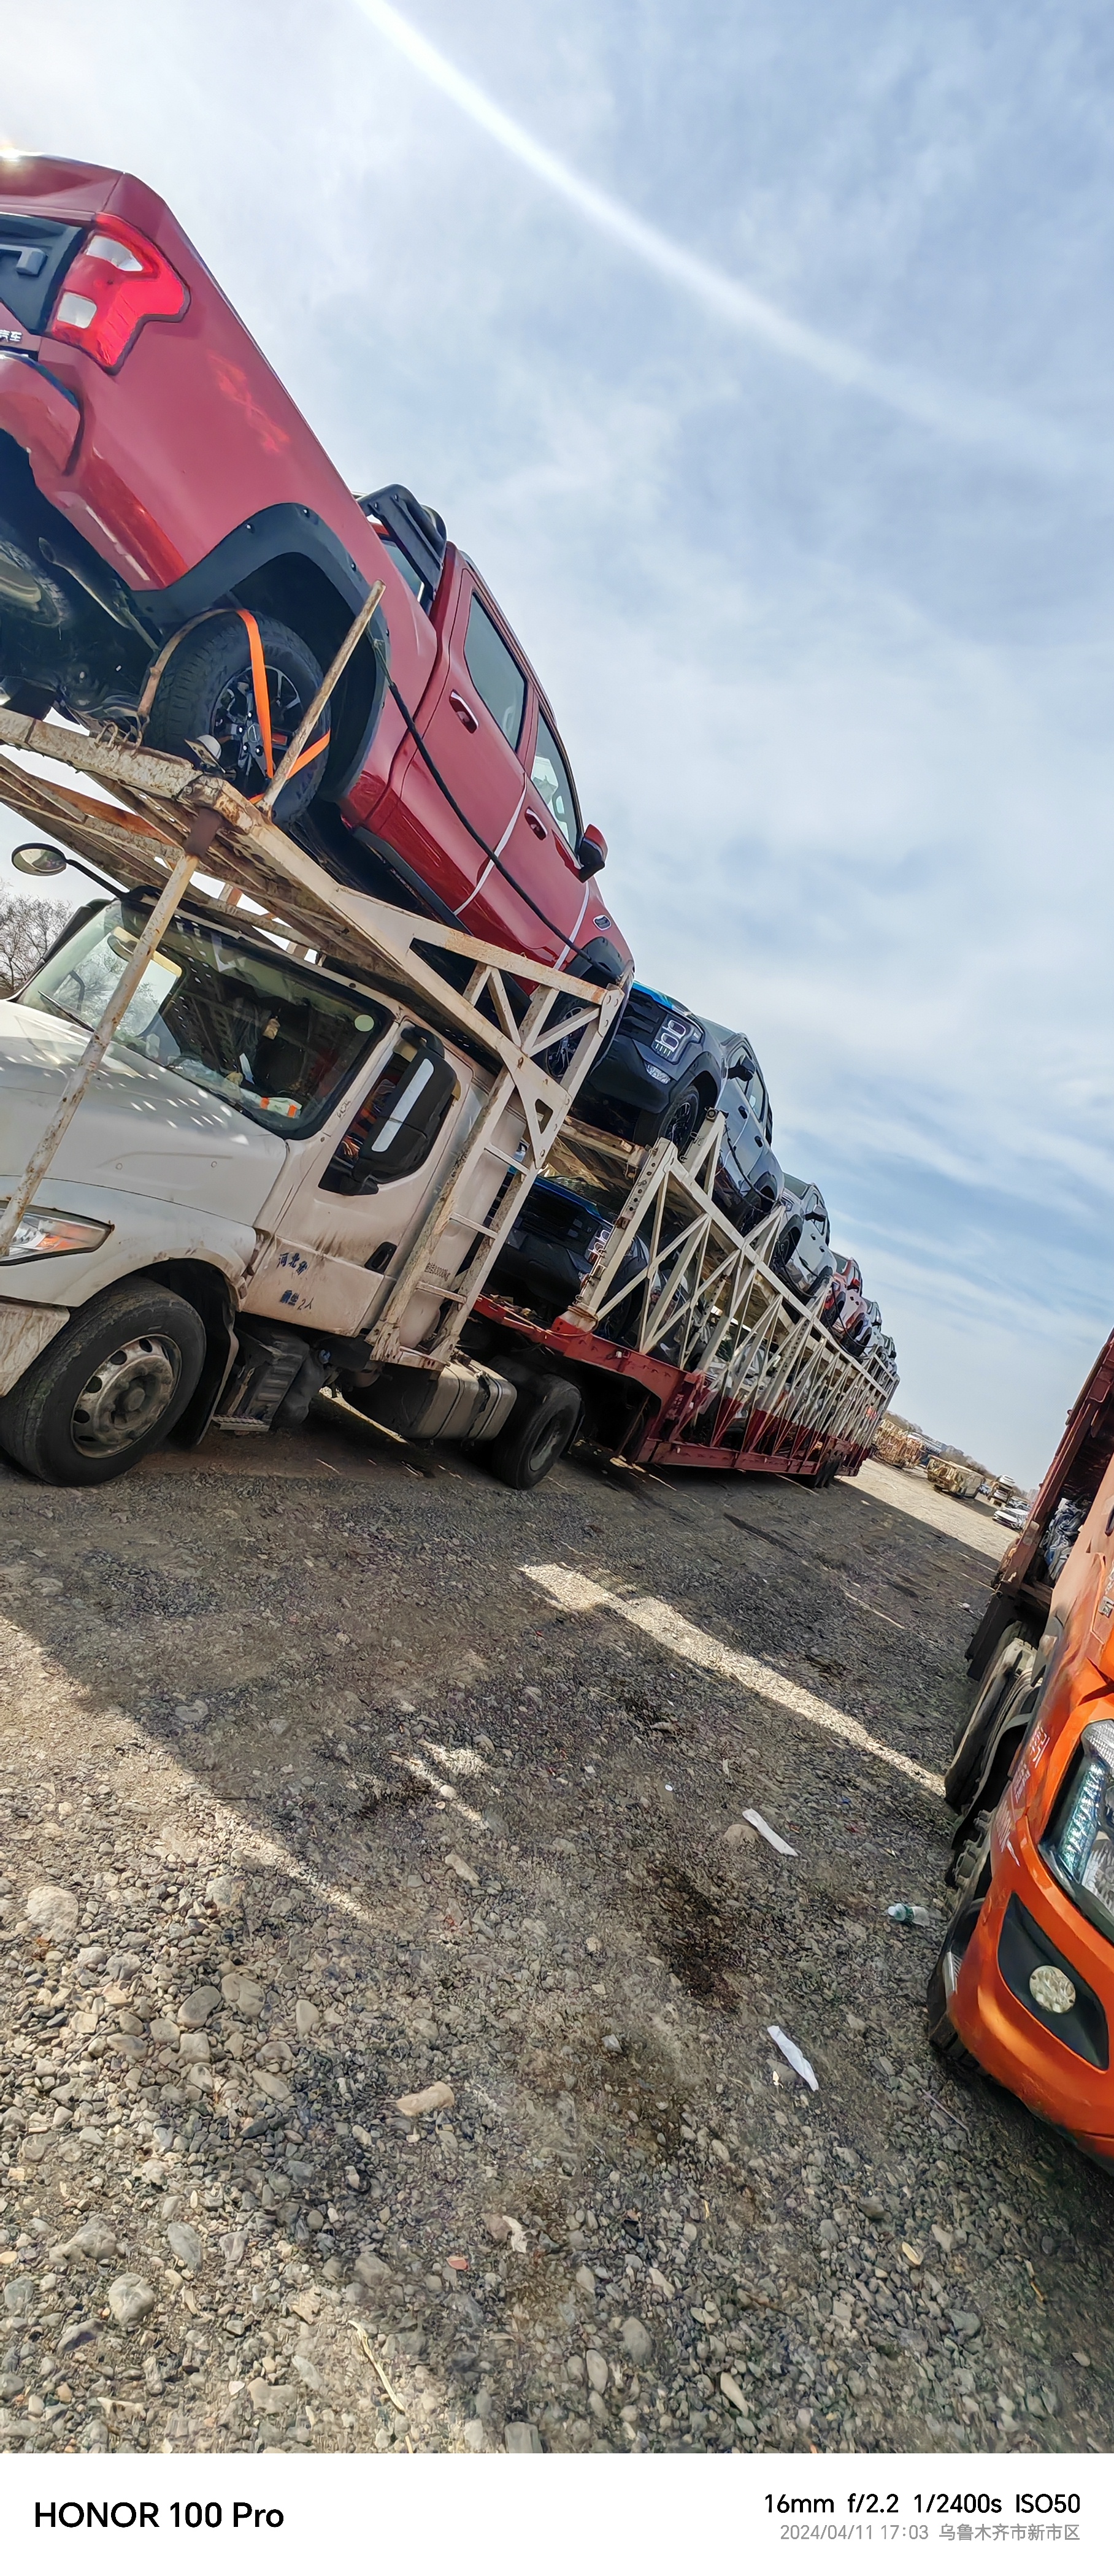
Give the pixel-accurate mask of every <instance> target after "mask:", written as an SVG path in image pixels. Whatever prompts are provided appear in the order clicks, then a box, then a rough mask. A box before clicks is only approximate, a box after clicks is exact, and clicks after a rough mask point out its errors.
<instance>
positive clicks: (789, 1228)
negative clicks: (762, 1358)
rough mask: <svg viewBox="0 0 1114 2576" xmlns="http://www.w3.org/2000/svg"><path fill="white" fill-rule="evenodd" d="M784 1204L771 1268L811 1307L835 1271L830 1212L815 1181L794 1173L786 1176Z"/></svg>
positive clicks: (788, 1173)
mask: <svg viewBox="0 0 1114 2576" xmlns="http://www.w3.org/2000/svg"><path fill="white" fill-rule="evenodd" d="M781 1204H782V1207H783V1208H784V1210H785V1221H784V1223H783V1225H782V1228H781V1232H780V1234H779V1235H778V1238H777V1242H776V1243H775V1245H774V1249H773V1251H772V1253H771V1255H770V1266H771V1268H772V1269H774V1270H776V1271H777V1274H778V1277H779V1278H780V1279H784V1281H785V1285H786V1287H787V1288H790V1289H792V1292H793V1295H794V1296H795V1297H799V1298H800V1300H801V1303H802V1305H805V1306H811V1304H812V1302H813V1299H814V1298H816V1297H819V1296H820V1295H821V1294H822V1292H823V1290H824V1289H825V1288H826V1287H827V1284H828V1281H829V1279H830V1278H831V1275H832V1272H833V1270H834V1269H835V1254H834V1252H833V1251H832V1248H831V1227H830V1225H829V1222H828V1211H827V1208H826V1207H825V1205H824V1201H823V1198H822V1196H821V1193H820V1191H819V1190H818V1189H817V1187H816V1183H815V1181H801V1180H798V1179H797V1178H796V1175H795V1174H794V1173H792V1172H787V1173H786V1175H785V1186H784V1189H783V1190H782V1194H781Z"/></svg>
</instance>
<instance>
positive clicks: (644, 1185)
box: [562, 1113, 898, 1448]
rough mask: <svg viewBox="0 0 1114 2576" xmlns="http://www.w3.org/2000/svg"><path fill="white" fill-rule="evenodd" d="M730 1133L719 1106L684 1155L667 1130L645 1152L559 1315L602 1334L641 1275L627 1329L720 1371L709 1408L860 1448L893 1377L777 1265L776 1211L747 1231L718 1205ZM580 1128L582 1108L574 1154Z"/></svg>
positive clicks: (799, 1438)
mask: <svg viewBox="0 0 1114 2576" xmlns="http://www.w3.org/2000/svg"><path fill="white" fill-rule="evenodd" d="M723 1130H724V1120H723V1117H722V1114H719V1113H716V1114H714V1115H713V1116H712V1117H711V1118H709V1119H708V1120H707V1121H706V1122H705V1125H704V1126H703V1128H702V1129H701V1131H700V1133H699V1135H698V1136H697V1137H696V1138H695V1139H694V1141H693V1143H692V1145H691V1146H690V1147H689V1149H688V1151H687V1153H685V1154H683V1155H681V1154H678V1152H677V1148H676V1146H675V1145H674V1144H672V1142H671V1141H670V1140H669V1139H668V1138H666V1137H662V1138H660V1139H659V1141H658V1143H657V1144H655V1145H652V1146H650V1147H649V1148H648V1149H647V1151H646V1153H645V1156H644V1158H643V1160H642V1164H641V1169H640V1170H639V1172H638V1174H637V1177H636V1178H635V1180H634V1184H633V1187H632V1188H631V1190H630V1192H629V1195H628V1197H627V1199H626V1202H625V1205H624V1206H623V1208H622V1210H621V1213H620V1215H619V1217H618V1220H617V1222H616V1225H615V1228H614V1231H613V1232H612V1234H611V1235H610V1237H609V1239H608V1241H607V1242H606V1244H605V1245H604V1246H603V1247H602V1249H601V1251H600V1252H599V1253H598V1254H597V1256H596V1258H595V1260H594V1262H593V1264H592V1266H591V1268H590V1270H589V1271H588V1272H587V1274H586V1277H585V1279H584V1281H583V1284H582V1286H581V1290H580V1294H579V1296H578V1298H577V1300H576V1303H575V1305H573V1306H570V1307H569V1309H568V1311H567V1313H566V1314H565V1316H564V1317H563V1319H562V1321H563V1324H564V1326H565V1327H566V1328H568V1327H570V1326H571V1327H573V1328H574V1329H575V1330H576V1331H578V1332H581V1333H583V1334H584V1335H585V1337H586V1340H587V1339H588V1338H589V1337H591V1336H592V1335H594V1334H596V1333H601V1332H602V1333H604V1334H606V1331H607V1319H608V1317H609V1315H611V1314H612V1313H613V1312H614V1310H615V1309H616V1307H618V1306H620V1305H627V1303H628V1301H629V1300H630V1299H631V1297H632V1296H633V1295H634V1293H635V1291H636V1290H637V1289H638V1288H639V1286H641V1292H642V1293H641V1298H640V1302H639V1307H638V1321H637V1325H636V1326H633V1327H632V1328H631V1331H630V1333H629V1336H628V1335H627V1334H624V1340H626V1339H628V1338H629V1340H630V1343H631V1346H632V1347H633V1348H634V1349H636V1350H637V1351H638V1352H639V1353H640V1354H641V1355H642V1356H644V1357H653V1356H655V1355H656V1356H657V1357H659V1358H665V1357H668V1358H669V1359H670V1360H671V1361H673V1362H674V1363H675V1365H676V1366H677V1368H678V1370H680V1371H686V1370H687V1371H691V1372H693V1373H695V1375H696V1377H697V1379H699V1378H700V1377H705V1378H708V1379H710V1380H711V1381H712V1383H711V1384H710V1386H709V1395H708V1406H710V1405H712V1404H714V1405H715V1417H716V1421H717V1423H720V1424H723V1423H725V1422H728V1421H730V1422H732V1423H734V1424H735V1425H736V1426H737V1424H738V1421H739V1420H740V1419H742V1418H743V1416H744V1409H745V1418H746V1420H748V1421H751V1420H766V1421H773V1422H779V1423H781V1424H783V1425H784V1424H786V1423H788V1424H789V1425H790V1426H791V1427H792V1430H793V1432H794V1447H796V1446H797V1445H799V1442H804V1443H805V1445H806V1446H808V1447H810V1448H811V1447H812V1446H813V1445H815V1444H816V1443H818V1442H820V1441H823V1442H824V1443H825V1444H826V1445H832V1444H836V1443H838V1444H840V1445H843V1446H847V1447H854V1446H856V1445H858V1439H859V1436H860V1435H865V1433H866V1431H867V1429H868V1428H870V1427H871V1426H872V1425H873V1424H874V1423H875V1422H876V1421H879V1420H881V1417H882V1415H883V1414H884V1413H885V1411H886V1408H887V1406H888V1405H889V1403H890V1402H891V1401H892V1398H893V1395H894V1393H895V1390H896V1387H897V1384H898V1380H897V1376H896V1374H895V1373H894V1372H892V1371H890V1370H888V1369H887V1368H885V1367H884V1366H883V1364H882V1363H881V1362H880V1361H879V1360H876V1359H869V1360H866V1361H863V1360H859V1359H855V1358H853V1357H852V1355H851V1354H850V1352H848V1351H846V1350H844V1349H842V1347H841V1346H840V1344H839V1343H838V1342H836V1341H835V1339H834V1338H833V1336H832V1335H831V1334H830V1333H829V1332H828V1331H827V1329H826V1327H825V1326H824V1325H822V1324H821V1323H820V1320H819V1317H818V1316H817V1314H816V1312H815V1309H814V1308H810V1307H808V1306H805V1305H803V1304H802V1303H801V1301H800V1299H799V1298H797V1297H795V1296H794V1295H793V1294H792V1291H791V1290H790V1289H788V1288H786V1286H785V1285H784V1283H783V1281H782V1280H780V1279H779V1278H778V1276H777V1274H776V1273H775V1272H774V1271H773V1270H772V1269H771V1267H770V1255H771V1253H772V1251H773V1247H774V1243H775V1241H776V1238H777V1234H778V1232H779V1229H780V1226H781V1224H782V1221H783V1220H782V1213H781V1210H780V1209H774V1210H773V1211H772V1213H771V1214H770V1215H769V1216H767V1217H765V1218H763V1219H762V1221H761V1222H760V1223H759V1225H758V1226H756V1227H755V1228H754V1230H753V1231H752V1232H751V1233H750V1234H748V1235H742V1234H740V1233H739V1231H738V1229H737V1228H736V1227H735V1226H733V1225H732V1224H731V1222H730V1220H729V1218H727V1217H726V1216H725V1215H724V1213H723V1211H722V1209H721V1208H719V1207H718V1206H717V1205H716V1202H715V1200H714V1198H713V1197H712V1195H711V1192H712V1185H713V1181H714V1175H715V1171H716V1166H717V1164H718V1161H719V1152H720V1145H721V1142H722V1138H723ZM579 1132H580V1131H579V1130H578V1128H577V1125H576V1120H575V1113H574V1116H573V1117H572V1118H571V1119H570V1120H569V1122H568V1125H567V1127H566V1129H565V1131H564V1135H563V1140H562V1153H563V1155H566V1156H567V1154H568V1152H569V1151H570V1150H571V1151H575V1148H576V1144H577V1141H578V1135H579ZM640 1235H641V1236H642V1237H643V1238H644V1239H645V1240H646V1242H647V1251H646V1256H645V1259H644V1262H643V1264H642V1267H641V1270H640V1271H639V1272H638V1274H637V1276H636V1277H635V1279H634V1280H633V1281H631V1280H630V1279H627V1280H626V1281H624V1283H623V1285H622V1286H621V1287H620V1286H617V1285H616V1280H617V1274H618V1272H619V1271H620V1269H621V1268H622V1266H623V1263H624V1262H625V1261H626V1260H627V1258H628V1256H629V1253H630V1251H631V1247H632V1245H633V1244H635V1243H636V1241H637V1240H638V1238H639V1236H640ZM655 1279H656V1280H657V1282H658V1284H657V1286H656V1288H655ZM725 1345H726V1357H725V1356H724V1352H725ZM589 1357H590V1352H589V1351H588V1350H587V1349H586V1350H585V1358H586V1359H588V1358H589ZM717 1361H718V1362H719V1363H720V1365H719V1368H718V1370H717V1369H716V1362H717ZM694 1401H695V1400H694ZM704 1409H705V1410H707V1409H708V1407H707V1406H706V1407H705V1408H704ZM710 1445H716V1444H715V1438H714V1435H713V1438H712V1441H711V1443H710Z"/></svg>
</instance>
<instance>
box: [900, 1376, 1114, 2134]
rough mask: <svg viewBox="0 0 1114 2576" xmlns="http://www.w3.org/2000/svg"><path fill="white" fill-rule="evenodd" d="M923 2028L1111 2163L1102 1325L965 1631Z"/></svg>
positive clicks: (1110, 1623)
mask: <svg viewBox="0 0 1114 2576" xmlns="http://www.w3.org/2000/svg"><path fill="white" fill-rule="evenodd" d="M969 1660H970V1663H971V1666H972V1672H973V1678H974V1680H975V1681H976V1683H977V1684H979V1686H980V1687H979V1690H978V1696H977V1698H976V1700H975V1704H974V1707H973V1709H972V1711H971V1714H970V1717H969V1718H968V1720H967V1722H966V1724H965V1726H964V1727H963V1729H962V1731H961V1733H960V1737H959V1740H958V1743H957V1745H956V1748H955V1753H954V1755H953V1759H952V1763H951V1766H950V1769H949V1771H948V1773H947V1775H946V1778H945V1791H946V1794H947V1797H948V1799H949V1802H950V1804H951V1805H952V1806H953V1808H955V1809H956V1811H957V1813H958V1817H959V1822H958V1825H957V1828H956V1832H955V1837H954V1842H953V1850H952V1860H951V1865H950V1868H949V1872H948V1877H949V1882H950V1884H951V1885H952V1886H953V1887H954V1888H955V1891H956V1896H957V1903H956V1908H955V1912H954V1913H953V1915H952V1918H951V1921H950V1923H949V1924H948V1927H947V1931H946V1932H945V1935H944V1940H943V1944H942V1947H941V1950H940V1954H939V1957H938V1959H937V1961H936V1964H935V1967H934V1969H933V1972H932V1976H931V1979H930V1981H929V1990H928V2020H929V2036H930V2038H931V2040H932V2043H933V2046H934V2047H935V2048H936V2049H937V2050H938V2051H939V2053H940V2055H941V2056H942V2057H943V2058H944V2059H945V2060H946V2061H948V2062H949V2063H950V2064H951V2065H952V2066H953V2067H955V2068H956V2070H957V2071H962V2070H963V2069H964V2068H969V2067H970V2066H971V2065H972V2063H975V2064H977V2065H979V2066H981V2067H982V2068H983V2069H984V2070H985V2071H986V2073H987V2074H989V2075H992V2076H994V2077H995V2078H996V2079H997V2081H998V2082H999V2083H1001V2084H1004V2085H1006V2086H1007V2087H1008V2089H1009V2090H1010V2091H1011V2092H1012V2093H1016V2094H1017V2095H1018V2096H1019V2098H1020V2099H1021V2100H1022V2101H1023V2102H1025V2103H1026V2104H1027V2106H1028V2108H1029V2109H1030V2110H1031V2111H1034V2112H1035V2113H1036V2114H1037V2116H1038V2118H1040V2119H1042V2120H1045V2121H1048V2122H1050V2123H1051V2125H1052V2126H1053V2127H1055V2128H1057V2129H1059V2130H1061V2131H1062V2132H1064V2133H1065V2134H1066V2135H1068V2136H1070V2137H1071V2138H1073V2139H1074V2141H1075V2143H1076V2144H1077V2145H1078V2146H1080V2147H1081V2148H1082V2149H1083V2150H1084V2152H1085V2153H1087V2154H1089V2155H1091V2156H1093V2157H1095V2158H1097V2159H1098V2160H1099V2161H1101V2162H1103V2163H1109V2164H1114V2077H1112V2075H1111V2071H1110V2029H1111V2023H1112V2021H1114V1336H1112V1337H1111V1339H1110V1341H1108V1342H1107V1344H1106V1345H1105V1347H1104V1349H1103V1351H1102V1352H1101V1353H1100V1356H1099V1358H1098V1360H1097V1361H1096V1363H1095V1366H1094V1368H1093V1369H1092V1371H1091V1373H1090V1376H1089V1377H1088V1379H1087V1381H1086V1384H1085V1386H1084V1387H1083V1389H1082V1391H1081V1394H1080V1396H1079V1398H1078V1400H1077V1402H1076V1404H1075V1405H1074V1406H1073V1408H1072V1411H1071V1413H1070V1415H1069V1417H1068V1423H1067V1428H1066V1430H1065V1433H1064V1437H1063V1440H1062V1441H1061V1443H1060V1446H1059V1449H1058V1450H1057V1453H1056V1456H1055V1458H1054V1459H1053V1462H1052V1465H1051V1467H1050V1468H1049V1471H1048V1474H1047V1476H1046V1477H1045V1480H1044V1483H1043V1484H1042V1486H1041V1488H1040V1491H1039V1493H1038V1495H1037V1498H1036V1501H1035V1503H1034V1505H1033V1510H1032V1513H1031V1514H1030V1518H1029V1520H1028V1522H1027V1524H1026V1527H1025V1529H1024V1530H1022V1531H1021V1532H1020V1533H1019V1534H1018V1537H1017V1538H1016V1539H1015V1541H1014V1543H1013V1545H1012V1546H1011V1547H1010V1548H1009V1549H1008V1550H1007V1552H1006V1555H1005V1557H1004V1558H1003V1560H1002V1565H1001V1567H1000V1568H999V1571H998V1574H997V1577H996V1579H995V1585H994V1589H993V1592H992V1596H991V1602H990V1606H989V1608H988V1610H987V1612H986V1614H985V1616H984V1618H983V1620H982V1621H981V1623H980V1626H979V1628H978V1629H977V1630H976V1633H975V1636H974V1638H973V1639H972V1642H971V1647H970V1649H969Z"/></svg>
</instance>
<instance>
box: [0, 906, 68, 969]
mask: <svg viewBox="0 0 1114 2576" xmlns="http://www.w3.org/2000/svg"><path fill="white" fill-rule="evenodd" d="M72 910H73V906H72V904H68V903H41V902H36V901H35V898H34V896H33V895H29V894H16V893H15V892H14V891H13V892H12V893H9V892H8V889H7V887H6V886H0V995H4V994H6V993H17V992H18V991H19V988H20V985H21V984H25V983H26V982H27V979H28V976H29V975H33V974H34V973H35V970H36V968H37V967H39V966H41V965H42V962H43V959H44V957H45V955H46V952H47V949H48V948H50V947H51V946H52V945H53V942H54V941H55V940H56V939H57V937H58V933H59V931H60V930H61V929H62V928H63V927H64V925H65V923H66V922H67V921H68V920H69V917H70V914H71V912H72Z"/></svg>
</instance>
